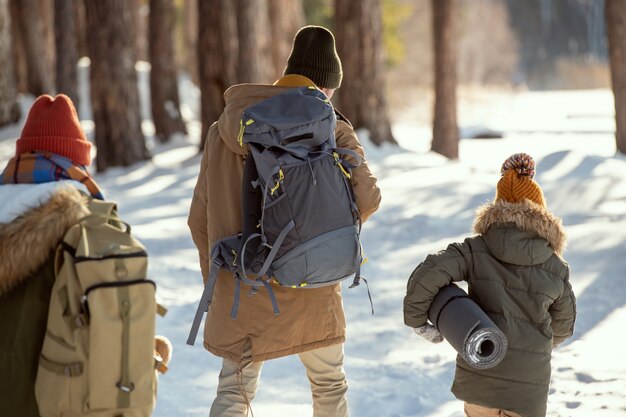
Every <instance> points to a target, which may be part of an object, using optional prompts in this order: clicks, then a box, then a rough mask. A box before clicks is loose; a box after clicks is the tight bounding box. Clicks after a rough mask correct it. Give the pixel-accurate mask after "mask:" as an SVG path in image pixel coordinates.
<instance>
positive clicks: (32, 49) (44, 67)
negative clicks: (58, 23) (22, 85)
mask: <svg viewBox="0 0 626 417" xmlns="http://www.w3.org/2000/svg"><path fill="white" fill-rule="evenodd" d="M13 2H14V7H15V11H16V17H17V20H16V26H17V28H18V30H19V32H20V38H21V41H22V42H23V47H24V53H25V58H26V77H27V86H28V91H29V92H30V93H32V94H34V95H36V96H38V95H40V94H44V93H54V40H53V35H52V32H51V28H52V23H51V22H50V20H51V19H52V8H51V7H50V6H51V5H50V3H49V1H48V0H45V1H39V0H13Z"/></svg>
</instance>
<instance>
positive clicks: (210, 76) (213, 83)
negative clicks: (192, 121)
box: [197, 0, 243, 149]
mask: <svg viewBox="0 0 626 417" xmlns="http://www.w3.org/2000/svg"><path fill="white" fill-rule="evenodd" d="M233 7H234V5H233V3H232V1H231V0H213V1H206V0H205V1H198V44H197V45H198V70H199V74H198V75H199V77H200V96H201V97H200V102H201V103H200V107H201V117H202V133H201V135H202V136H201V140H200V149H204V142H205V141H206V135H207V132H208V131H209V127H210V126H211V124H213V122H215V121H217V119H218V118H219V116H220V114H221V113H222V110H224V97H223V95H224V91H226V89H227V88H228V87H230V86H231V85H232V84H234V83H235V80H236V75H235V65H236V64H235V63H236V59H237V43H236V42H237V29H236V22H235V11H234V8H233ZM241 66H243V65H240V67H241Z"/></svg>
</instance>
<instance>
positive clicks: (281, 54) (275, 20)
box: [268, 0, 304, 76]
mask: <svg viewBox="0 0 626 417" xmlns="http://www.w3.org/2000/svg"><path fill="white" fill-rule="evenodd" d="M268 7H269V8H268V11H269V19H270V20H269V21H270V30H271V32H272V39H271V44H272V48H271V49H272V67H273V69H272V71H273V72H272V74H271V76H277V75H280V74H282V73H283V70H284V69H285V66H286V65H287V58H288V57H289V54H290V53H291V41H292V40H293V37H294V36H295V35H296V32H297V31H298V29H300V28H301V27H302V26H303V24H304V9H303V8H302V2H301V1H299V0H298V1H294V0H268Z"/></svg>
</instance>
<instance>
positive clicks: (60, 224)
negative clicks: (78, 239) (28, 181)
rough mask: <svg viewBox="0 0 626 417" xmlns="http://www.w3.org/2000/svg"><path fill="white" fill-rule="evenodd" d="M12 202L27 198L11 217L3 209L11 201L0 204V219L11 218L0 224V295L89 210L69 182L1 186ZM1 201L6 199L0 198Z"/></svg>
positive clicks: (21, 278) (25, 275) (10, 206)
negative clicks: (17, 211)
mask: <svg viewBox="0 0 626 417" xmlns="http://www.w3.org/2000/svg"><path fill="white" fill-rule="evenodd" d="M0 192H1V194H5V193H7V195H10V196H11V197H10V198H11V200H12V201H18V200H21V201H23V200H24V199H21V198H20V196H21V195H24V194H27V195H28V198H26V200H28V201H29V203H28V204H27V205H22V211H21V212H19V213H16V212H14V213H13V214H12V216H11V217H8V216H7V211H8V210H9V209H10V210H15V204H10V203H7V204H0V214H1V215H0V218H3V219H7V218H12V220H11V221H10V222H6V223H0V259H1V260H2V261H1V262H0V297H2V295H3V294H6V293H7V292H9V291H11V290H12V289H13V288H14V287H15V286H17V285H18V284H20V283H21V282H23V281H24V280H26V279H27V278H28V277H29V276H30V275H31V274H32V273H34V272H35V271H37V270H38V269H39V268H40V267H41V266H42V265H43V264H44V263H45V262H46V261H47V260H48V258H49V256H50V253H51V251H52V250H53V249H54V248H55V247H56V246H57V245H58V243H59V241H60V240H61V239H62V238H63V235H64V234H65V232H66V231H67V230H68V229H69V228H70V227H71V226H72V225H74V224H75V223H76V222H77V221H78V220H79V219H80V218H81V217H83V216H85V215H86V214H88V213H89V211H88V209H87V200H88V197H86V196H85V195H83V194H81V193H80V192H79V191H78V189H77V188H76V187H74V186H72V185H71V184H64V183H63V182H58V183H48V184H36V185H24V184H20V185H2V186H0ZM37 196H38V198H37ZM1 200H4V201H6V199H4V198H2V199H1Z"/></svg>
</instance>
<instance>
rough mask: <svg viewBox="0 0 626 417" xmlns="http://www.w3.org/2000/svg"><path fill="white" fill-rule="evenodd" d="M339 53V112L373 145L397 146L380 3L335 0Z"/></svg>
mask: <svg viewBox="0 0 626 417" xmlns="http://www.w3.org/2000/svg"><path fill="white" fill-rule="evenodd" d="M335 22H336V23H335V27H336V42H337V52H338V53H339V56H340V58H341V62H342V66H343V72H344V77H343V81H342V87H341V89H340V90H339V93H338V103H339V105H338V108H339V110H341V111H342V112H344V113H345V114H346V116H347V117H348V119H350V121H351V122H352V124H353V125H354V127H355V128H360V127H363V128H366V129H367V130H369V132H370V136H371V140H372V142H374V143H376V144H379V145H380V144H382V143H383V142H390V143H395V142H396V141H395V139H394V137H393V134H392V133H391V124H390V122H389V117H388V109H387V99H386V97H385V80H384V77H383V72H384V56H383V47H382V34H383V32H382V17H381V2H380V0H335Z"/></svg>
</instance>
